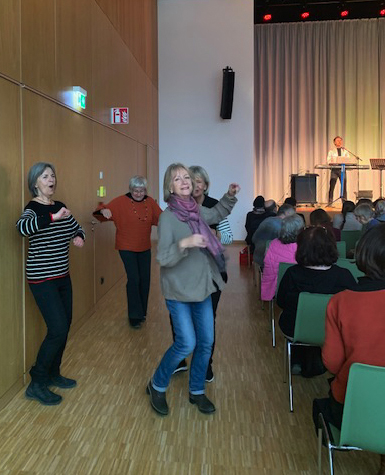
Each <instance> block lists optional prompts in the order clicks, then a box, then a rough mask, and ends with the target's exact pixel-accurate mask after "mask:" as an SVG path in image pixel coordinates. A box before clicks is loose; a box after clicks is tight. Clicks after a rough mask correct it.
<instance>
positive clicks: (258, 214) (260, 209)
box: [245, 196, 276, 253]
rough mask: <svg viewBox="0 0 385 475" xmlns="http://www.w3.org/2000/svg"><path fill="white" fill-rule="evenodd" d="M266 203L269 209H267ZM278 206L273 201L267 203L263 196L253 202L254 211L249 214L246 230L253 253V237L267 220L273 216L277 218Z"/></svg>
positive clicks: (247, 240) (247, 241)
mask: <svg viewBox="0 0 385 475" xmlns="http://www.w3.org/2000/svg"><path fill="white" fill-rule="evenodd" d="M266 203H267V205H268V207H267V208H266ZM275 208H276V204H275V201H273V200H268V201H266V202H265V199H264V197H263V196H257V197H256V198H255V200H254V202H253V211H250V212H249V213H247V216H246V224H245V228H246V231H247V236H246V239H245V240H246V243H247V244H248V245H249V246H250V245H251V252H252V253H253V252H254V244H253V242H252V237H253V234H254V233H255V231H256V230H257V229H258V227H259V225H260V224H261V223H262V221H264V220H265V219H266V218H270V217H271V216H276V209H275Z"/></svg>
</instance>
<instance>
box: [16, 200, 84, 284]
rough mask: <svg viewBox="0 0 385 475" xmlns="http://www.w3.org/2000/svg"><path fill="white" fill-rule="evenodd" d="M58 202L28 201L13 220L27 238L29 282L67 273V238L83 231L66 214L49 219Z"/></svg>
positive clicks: (78, 234) (58, 206) (60, 204)
mask: <svg viewBox="0 0 385 475" xmlns="http://www.w3.org/2000/svg"><path fill="white" fill-rule="evenodd" d="M63 206H64V207H65V205H64V204H63V203H61V202H60V201H55V202H54V204H53V205H43V204H41V203H38V202H36V201H30V202H29V203H28V204H27V206H26V207H25V208H24V212H23V214H22V215H21V217H20V219H19V220H18V221H17V223H16V227H17V229H18V231H19V232H20V234H22V235H23V236H27V237H29V249H28V257H27V264H26V274H27V280H28V282H29V283H35V284H36V283H39V282H43V281H45V280H49V279H56V278H58V277H64V276H66V275H68V273H69V245H70V242H71V240H72V239H73V238H74V237H76V236H80V237H81V238H82V239H85V233H84V231H83V229H82V228H81V227H80V225H79V224H78V222H77V221H76V220H75V218H74V217H73V216H72V215H70V216H68V217H66V218H64V219H60V220H58V221H55V222H53V221H52V220H51V215H52V214H54V213H57V212H58V211H59V210H60V209H61V208H62V207H63Z"/></svg>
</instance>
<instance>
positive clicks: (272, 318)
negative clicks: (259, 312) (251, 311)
mask: <svg viewBox="0 0 385 475" xmlns="http://www.w3.org/2000/svg"><path fill="white" fill-rule="evenodd" d="M293 265H294V264H292V263H290V262H280V263H279V267H278V278H277V288H276V289H275V295H276V296H277V292H278V289H279V284H280V283H281V280H282V277H283V276H284V274H285V272H286V271H287V269H288V268H289V267H291V266H293ZM275 300H276V299H275V298H273V299H272V300H270V301H269V315H270V322H271V335H272V340H273V342H272V343H273V348H275V314H274V305H275Z"/></svg>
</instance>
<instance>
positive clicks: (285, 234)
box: [279, 214, 305, 244]
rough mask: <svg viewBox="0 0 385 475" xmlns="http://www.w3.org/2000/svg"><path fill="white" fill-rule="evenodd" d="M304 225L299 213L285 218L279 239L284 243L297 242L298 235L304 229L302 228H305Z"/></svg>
mask: <svg viewBox="0 0 385 475" xmlns="http://www.w3.org/2000/svg"><path fill="white" fill-rule="evenodd" d="M304 227H305V223H304V221H303V219H302V218H301V216H299V215H298V214H294V215H293V216H287V217H286V218H283V220H282V227H281V231H280V233H279V240H280V241H281V242H282V243H283V244H290V243H292V242H297V236H298V234H299V233H300V232H301V231H302V229H304Z"/></svg>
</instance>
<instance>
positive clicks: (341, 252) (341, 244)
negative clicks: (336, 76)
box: [336, 241, 346, 258]
mask: <svg viewBox="0 0 385 475" xmlns="http://www.w3.org/2000/svg"><path fill="white" fill-rule="evenodd" d="M336 244H337V251H338V257H343V258H345V257H346V242H345V241H337V243H336Z"/></svg>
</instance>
